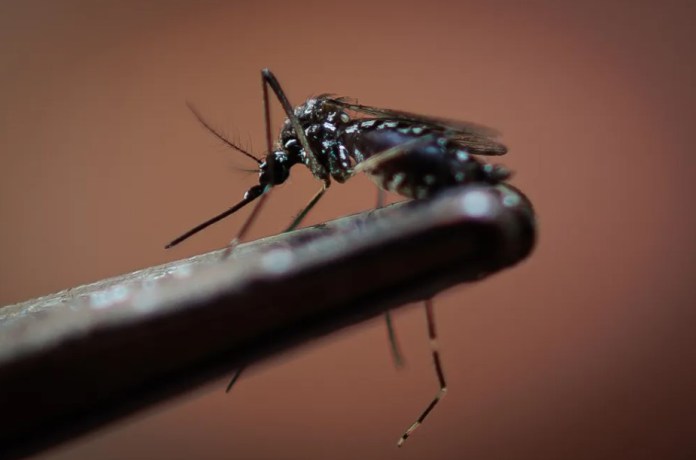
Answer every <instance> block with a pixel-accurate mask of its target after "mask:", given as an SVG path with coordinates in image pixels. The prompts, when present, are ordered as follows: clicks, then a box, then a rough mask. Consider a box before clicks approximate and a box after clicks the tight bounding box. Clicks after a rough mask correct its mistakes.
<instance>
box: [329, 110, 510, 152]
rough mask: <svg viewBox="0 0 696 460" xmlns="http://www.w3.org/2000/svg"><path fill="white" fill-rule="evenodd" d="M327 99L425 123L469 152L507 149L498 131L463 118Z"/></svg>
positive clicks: (377, 115) (381, 116) (398, 118)
mask: <svg viewBox="0 0 696 460" xmlns="http://www.w3.org/2000/svg"><path fill="white" fill-rule="evenodd" d="M327 100H328V101H329V102H330V103H332V104H334V105H336V106H338V107H340V108H342V109H346V110H352V111H354V112H359V113H364V114H367V115H372V116H374V117H377V118H389V119H392V120H399V121H407V122H411V123H415V124H421V125H424V126H427V127H428V128H430V129H432V130H434V131H440V132H443V133H445V134H447V137H449V138H451V139H452V140H454V141H456V142H459V143H461V144H462V146H464V147H467V148H469V149H471V151H472V153H475V154H479V155H503V154H505V153H506V152H507V148H506V147H505V146H504V145H503V144H501V143H500V142H497V141H496V140H495V138H497V137H498V136H499V135H500V133H499V132H498V131H496V130H495V129H493V128H489V127H487V126H483V125H478V124H476V123H470V122H467V121H458V120H450V119H447V118H438V117H430V116H426V115H420V114H417V113H411V112H403V111H401V110H392V109H384V108H380V107H372V106H369V105H362V104H357V103H354V102H351V101H349V100H348V99H346V98H331V97H329V98H327Z"/></svg>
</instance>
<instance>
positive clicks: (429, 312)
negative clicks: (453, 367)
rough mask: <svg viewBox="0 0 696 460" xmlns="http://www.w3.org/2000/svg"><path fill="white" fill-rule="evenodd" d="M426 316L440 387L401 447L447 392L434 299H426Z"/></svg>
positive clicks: (410, 429) (401, 440)
mask: <svg viewBox="0 0 696 460" xmlns="http://www.w3.org/2000/svg"><path fill="white" fill-rule="evenodd" d="M425 317H426V320H427V322H428V337H429V339H430V349H431V351H432V356H433V364H434V365H435V374H436V375H437V380H438V384H439V385H440V388H439V389H438V390H437V393H436V394H435V397H434V398H433V400H432V401H430V404H428V406H427V407H426V408H425V410H424V411H423V412H421V414H420V415H419V416H418V418H417V419H416V421H415V422H414V423H413V424H412V425H411V426H410V427H409V428H408V430H406V431H405V432H404V434H403V435H401V438H399V442H398V443H397V445H398V446H399V447H401V446H402V445H403V444H404V441H406V439H408V437H409V436H411V434H412V433H413V432H414V431H415V430H416V428H418V427H419V426H420V425H421V423H423V420H425V418H426V417H427V416H428V414H430V412H431V411H432V410H433V408H434V407H435V406H436V405H437V403H438V402H439V401H440V400H441V399H442V398H443V397H444V396H445V393H447V383H446V382H445V374H444V372H443V371H442V363H441V362H440V353H439V351H438V347H437V332H436V330H435V316H434V314H433V301H432V299H428V300H426V301H425Z"/></svg>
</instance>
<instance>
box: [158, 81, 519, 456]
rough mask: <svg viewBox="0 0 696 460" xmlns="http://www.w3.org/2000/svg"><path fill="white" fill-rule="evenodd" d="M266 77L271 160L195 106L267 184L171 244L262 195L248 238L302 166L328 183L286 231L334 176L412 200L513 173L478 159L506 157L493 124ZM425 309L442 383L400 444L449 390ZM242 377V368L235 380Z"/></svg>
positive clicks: (494, 180)
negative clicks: (269, 201) (275, 130)
mask: <svg viewBox="0 0 696 460" xmlns="http://www.w3.org/2000/svg"><path fill="white" fill-rule="evenodd" d="M261 78H262V86H263V95H264V115H265V123H266V148H267V151H266V156H265V158H264V159H261V158H257V157H256V156H254V155H253V154H251V153H249V152H247V151H246V150H244V149H242V148H241V147H239V146H237V145H235V144H234V143H232V142H230V141H229V140H227V139H226V138H225V137H224V136H222V135H221V134H220V133H219V132H217V131H216V130H215V129H213V128H212V127H211V126H210V125H209V124H208V123H207V122H206V121H205V120H204V119H203V118H202V117H201V116H200V115H199V114H198V112H196V111H195V109H193V108H192V107H191V110H192V111H193V112H194V114H195V115H196V117H197V118H198V120H199V121H200V122H201V123H202V124H203V125H204V126H205V127H206V128H207V129H208V130H209V131H211V132H212V133H213V134H214V135H215V136H217V137H218V138H219V139H220V140H222V141H223V142H225V143H226V144H227V145H229V146H230V147H232V148H234V149H236V150H238V151H240V152H241V153H243V154H244V155H245V156H247V157H249V158H251V159H252V160H254V161H255V162H256V163H257V164H258V171H259V183H258V184H257V185H254V186H253V187H251V188H249V190H247V192H246V193H245V194H244V197H243V199H242V200H241V201H240V202H239V203H237V204H235V205H234V206H233V207H231V208H229V209H228V210H226V211H224V212H222V213H220V214H219V215H217V216H215V217H213V218H212V219H209V220H208V221H206V222H204V223H202V224H200V225H198V226H196V227H194V228H193V229H191V230H189V231H188V232H186V233H184V234H183V235H181V236H180V237H178V238H176V239H174V240H173V241H172V242H171V243H169V244H168V245H167V246H166V247H167V248H169V247H172V246H175V245H177V244H179V243H181V242H182V241H184V240H185V239H187V238H189V237H190V236H192V235H194V234H196V233H198V232H199V231H201V230H203V229H204V228H206V227H208V226H210V225H212V224H214V223H215V222H218V221H220V220H222V219H223V218H225V217H227V216H229V215H231V214H233V213H235V212H236V211H238V210H240V209H241V208H243V207H244V206H246V205H247V204H249V203H251V202H252V201H256V202H257V205H256V207H255V208H254V210H253V211H252V213H251V214H250V216H249V217H248V218H247V219H246V221H245V223H244V224H243V226H242V228H241V229H240V231H239V232H238V234H237V237H236V239H235V240H234V241H235V242H236V241H238V240H240V239H242V237H243V236H244V235H245V233H246V231H247V230H248V229H249V226H250V225H251V223H252V222H253V220H254V219H255V217H256V215H257V214H258V211H259V209H260V208H261V206H262V205H263V203H264V201H265V199H266V197H267V196H268V192H269V191H270V190H271V189H273V187H275V186H276V185H280V184H282V183H283V182H285V181H286V180H287V178H288V177H289V175H290V169H291V168H292V167H293V166H295V165H304V166H306V167H307V168H308V169H309V170H310V171H311V173H312V175H313V176H314V177H316V178H317V179H319V180H320V181H321V183H322V184H321V189H320V190H319V191H318V192H317V194H316V195H315V196H314V197H313V198H312V199H311V200H310V202H309V203H308V204H307V206H305V208H304V209H303V210H302V212H300V214H299V215H298V216H297V217H296V218H295V219H294V221H293V222H292V223H291V224H290V225H289V227H288V228H287V229H286V230H292V229H294V228H296V227H297V226H298V225H299V224H300V223H301V221H302V219H303V218H304V217H305V216H306V215H307V213H308V212H309V210H310V209H311V208H312V207H313V206H314V205H315V204H316V203H317V201H319V199H320V198H321V196H322V195H323V194H324V192H325V191H326V189H327V188H328V187H329V186H330V185H331V183H332V180H333V181H336V182H338V183H343V182H345V181H347V180H348V179H350V178H351V177H352V176H353V175H355V174H356V173H359V172H361V173H364V174H367V175H368V176H369V177H370V178H371V179H372V180H373V181H374V182H375V183H376V184H377V186H378V187H379V188H381V189H382V190H386V191H390V192H394V193H397V194H399V195H401V196H404V197H406V198H410V199H424V198H428V197H430V196H433V195H434V194H436V193H438V192H439V191H442V190H444V189H448V188H451V187H455V186H462V185H468V184H474V183H487V184H497V183H500V182H502V181H504V180H506V179H507V178H508V177H509V176H510V173H509V171H508V170H507V169H506V168H505V167H503V166H499V165H491V164H486V163H485V162H483V161H481V160H480V159H479V158H478V156H481V155H485V156H490V155H503V154H504V153H506V151H507V149H506V148H505V146H504V145H502V144H500V143H499V142H497V141H496V140H495V137H496V135H497V133H496V132H495V131H493V130H491V129H489V128H485V127H482V126H479V125H475V124H472V123H467V122H459V121H453V120H448V119H442V118H434V117H427V116H423V115H417V114H413V113H408V112H402V111H397V110H391V109H383V108H378V107H371V106H366V105H361V104H357V103H354V102H352V101H349V100H348V99H345V98H339V97H334V96H331V95H327V94H324V95H320V96H316V97H313V98H310V99H308V100H307V101H305V102H304V103H303V104H301V105H299V106H297V107H294V108H293V106H292V105H291V104H290V102H289V101H288V98H287V97H286V95H285V93H284V92H283V90H282V89H281V87H280V84H279V83H278V80H277V79H276V78H275V76H274V75H273V74H272V73H271V71H270V70H268V69H264V70H263V71H262V72H261ZM269 87H270V88H271V90H272V91H273V93H274V94H275V96H276V97H277V99H278V101H279V102H280V104H281V105H282V107H283V110H284V112H285V115H286V117H287V118H286V119H285V122H284V124H283V128H282V130H281V132H280V136H279V138H278V141H277V142H276V143H275V144H274V143H273V141H272V135H271V127H270V125H271V123H270V118H271V117H270V110H269V106H270V104H269V97H268V88H269ZM233 244H234V242H233ZM425 307H426V318H427V322H428V331H429V336H430V339H431V344H432V349H433V361H434V364H435V368H436V372H437V377H438V382H439V385H440V389H439V391H438V393H437V395H436V397H435V398H434V399H433V400H432V401H431V403H430V404H429V405H428V406H427V408H426V409H425V410H424V411H423V412H422V413H421V415H420V416H419V417H418V419H417V421H416V422H415V423H414V424H413V425H412V426H411V427H410V428H409V429H408V430H407V431H406V432H405V433H404V434H403V435H402V437H401V438H400V439H399V442H398V445H399V446H400V445H402V444H403V442H404V441H405V440H406V438H408V437H409V436H410V434H411V433H412V432H413V430H415V429H416V427H418V425H420V423H421V422H422V421H423V420H424V419H425V417H426V416H427V415H428V414H429V413H430V411H431V410H432V409H433V407H434V406H435V405H436V403H437V402H438V401H439V400H440V399H441V397H442V396H443V395H444V393H445V391H446V385H445V378H444V374H443V371H442V366H441V364H440V358H439V354H438V352H437V350H436V348H435V339H436V334H435V323H434V318H433V311H432V303H431V301H427V302H426V305H425ZM387 324H388V327H389V332H390V338H391V341H392V348H393V351H394V354H395V356H396V357H397V358H398V352H397V351H396V350H397V347H396V343H395V339H394V338H393V337H394V335H393V331H392V330H391V321H390V318H389V316H387ZM397 362H398V359H397ZM238 375H239V373H238V374H237V375H236V376H235V378H234V379H233V382H234V380H236V378H237V377H238ZM230 386H231V385H230ZM228 389H229V387H228Z"/></svg>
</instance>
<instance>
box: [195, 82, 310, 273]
mask: <svg viewBox="0 0 696 460" xmlns="http://www.w3.org/2000/svg"><path fill="white" fill-rule="evenodd" d="M261 75H262V77H261V89H262V91H263V122H264V125H265V126H266V153H271V151H272V150H273V134H272V133H271V104H270V101H269V99H268V82H267V80H266V77H265V74H264V73H263V72H262V73H261ZM276 84H277V81H276ZM274 90H275V89H274ZM278 91H280V94H282V95H283V99H280V97H279V100H280V103H281V104H283V101H285V102H287V103H288V105H289V104H290V103H289V102H288V101H287V98H286V97H285V94H283V91H282V89H280V85H278ZM276 94H278V93H277V92H276ZM283 108H285V106H283ZM291 111H292V109H291ZM194 113H195V112H194ZM293 115H294V113H293ZM303 134H304V132H303ZM268 161H273V157H272V156H270V155H269V157H268ZM269 166H271V167H270V168H269V169H268V170H269V171H271V172H272V171H273V167H272V165H269ZM271 183H273V179H272V178H271ZM267 193H268V190H266V191H265V192H264V194H263V195H261V197H259V201H258V202H257V203H256V206H255V207H254V209H253V210H252V211H251V214H249V217H247V219H246V220H245V221H244V225H242V228H241V229H239V233H237V236H236V237H235V238H234V239H233V240H232V241H230V244H228V245H227V248H225V252H223V253H222V259H227V258H228V257H229V256H231V255H232V253H233V252H234V248H236V247H237V245H238V244H239V243H240V242H241V241H242V239H243V238H244V236H245V235H246V233H247V231H249V228H251V224H253V223H254V221H255V220H256V217H257V216H258V214H259V211H261V208H262V207H263V205H264V204H265V202H266V199H267V198H268V195H267Z"/></svg>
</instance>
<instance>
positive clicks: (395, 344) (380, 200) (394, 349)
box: [377, 187, 404, 368]
mask: <svg viewBox="0 0 696 460" xmlns="http://www.w3.org/2000/svg"><path fill="white" fill-rule="evenodd" d="M383 206H384V190H382V189H381V188H379V187H378V188H377V208H381V207H383ZM384 319H385V321H386V323H387V336H388V337H389V347H390V349H391V355H392V359H393V360H394V366H395V367H397V368H399V367H402V366H403V365H404V355H403V353H401V347H400V346H399V341H398V340H397V339H396V331H395V330H394V323H393V322H392V315H391V312H390V311H389V310H387V311H385V312H384Z"/></svg>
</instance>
